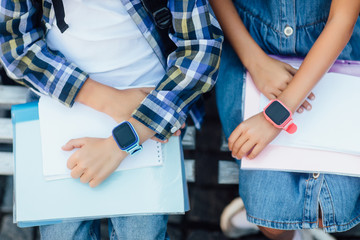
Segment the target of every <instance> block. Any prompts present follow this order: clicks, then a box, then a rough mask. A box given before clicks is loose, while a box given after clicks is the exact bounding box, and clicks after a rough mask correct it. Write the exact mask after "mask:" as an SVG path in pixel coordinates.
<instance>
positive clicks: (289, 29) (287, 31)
mask: <svg viewBox="0 0 360 240" xmlns="http://www.w3.org/2000/svg"><path fill="white" fill-rule="evenodd" d="M293 33H294V29H292V27H290V26H286V27H285V28H284V34H285V36H287V37H290V36H291V35H292V34H293Z"/></svg>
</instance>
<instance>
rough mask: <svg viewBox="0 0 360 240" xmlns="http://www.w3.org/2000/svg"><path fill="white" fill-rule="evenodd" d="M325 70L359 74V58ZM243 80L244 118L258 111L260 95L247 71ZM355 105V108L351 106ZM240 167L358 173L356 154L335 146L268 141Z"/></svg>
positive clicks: (295, 62)
mask: <svg viewBox="0 0 360 240" xmlns="http://www.w3.org/2000/svg"><path fill="white" fill-rule="evenodd" d="M275 58H277V59H279V60H282V61H285V62H287V63H289V64H291V65H293V66H299V65H300V64H301V61H302V60H301V59H298V58H279V57H275ZM329 72H336V73H343V74H347V75H352V76H358V77H360V62H356V61H337V62H336V63H335V64H334V65H333V67H332V68H331V69H330V70H329ZM359 81H360V78H359ZM245 84H246V87H245V109H244V119H247V118H249V117H251V116H253V115H255V114H257V113H258V112H259V111H260V99H261V95H260V92H259V91H258V90H257V89H256V87H255V85H254V83H253V81H252V79H251V77H250V75H249V74H247V75H246V83H245ZM315 101H316V100H315ZM355 109H358V108H357V107H355ZM359 139H360V136H359ZM330 149H331V148H330ZM359 149H360V140H359ZM241 168H242V169H261V170H277V171H290V172H326V173H334V174H342V175H350V176H358V177H360V155H357V154H346V153H342V152H341V151H335V150H334V151H332V150H316V149H311V148H307V147H304V146H301V147H289V146H279V145H274V144H270V145H268V146H267V147H266V148H265V149H264V150H263V151H262V152H261V153H260V154H259V155H258V156H257V157H256V158H255V159H253V160H250V159H248V158H246V157H245V158H243V159H242V162H241Z"/></svg>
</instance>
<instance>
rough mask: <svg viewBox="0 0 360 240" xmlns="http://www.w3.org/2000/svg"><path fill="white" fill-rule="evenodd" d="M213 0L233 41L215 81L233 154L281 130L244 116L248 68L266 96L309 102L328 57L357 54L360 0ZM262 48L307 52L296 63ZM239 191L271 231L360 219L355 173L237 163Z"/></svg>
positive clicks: (338, 226)
mask: <svg viewBox="0 0 360 240" xmlns="http://www.w3.org/2000/svg"><path fill="white" fill-rule="evenodd" d="M210 2H211V4H212V6H213V9H214V12H215V14H216V15H217V17H218V19H219V22H220V23H221V25H222V28H223V30H224V33H225V36H226V37H227V40H228V41H229V42H230V44H231V45H232V47H233V48H231V46H230V44H229V42H227V43H225V45H224V50H223V54H222V62H221V66H220V76H219V79H218V83H217V86H216V90H217V104H218V108H219V114H220V118H221V122H222V125H223V128H224V131H225V135H226V137H227V138H228V140H229V149H230V150H231V151H232V155H233V157H236V158H237V159H241V158H242V157H243V156H244V155H246V154H248V157H249V158H254V157H255V156H256V155H257V154H259V153H260V152H261V151H262V150H263V149H264V147H266V146H267V144H268V143H270V142H271V141H272V140H273V139H274V138H275V137H276V136H277V135H278V134H279V132H280V130H278V129H277V128H275V127H274V126H272V125H271V124H270V123H269V122H268V121H267V120H266V119H265V118H264V116H263V115H262V113H260V114H258V115H255V116H254V117H252V118H250V119H248V120H246V121H244V122H243V123H241V121H242V119H241V116H242V89H243V79H244V72H245V68H246V69H247V70H248V71H249V72H250V74H251V76H252V78H253V80H254V83H255V85H256V86H257V88H258V89H259V90H260V91H261V92H262V93H263V94H264V95H265V96H267V97H268V98H270V99H275V98H277V99H279V100H281V101H282V102H284V103H285V105H287V107H288V108H290V110H291V111H292V112H294V111H295V110H297V111H298V112H303V111H304V109H307V110H310V109H311V105H310V103H309V102H308V101H304V99H306V97H308V98H309V99H313V98H314V95H312V94H310V91H311V89H312V88H313V87H314V86H315V84H316V83H317V81H319V79H320V78H321V77H322V75H323V74H325V73H326V71H327V70H328V69H329V68H330V66H331V65H332V64H333V62H334V61H335V60H336V59H337V58H339V59H348V60H360V49H359V48H360V20H359V17H358V16H359V10H360V1H357V0H352V1H341V0H333V1H330V0H308V1H277V0H256V1H254V0H241V1H240V0H235V1H233V2H234V3H232V2H231V1H230V0H223V1H217V0H212V1H210ZM239 16H240V17H239ZM325 25H326V27H325ZM354 26H355V28H354ZM267 54H275V55H287V56H299V57H305V56H306V58H305V60H304V62H303V64H302V66H301V67H300V69H299V70H298V71H297V70H296V69H294V68H292V67H291V66H290V65H288V64H285V63H281V62H279V61H277V60H274V59H272V58H270V57H268V56H267ZM239 59H240V60H241V62H240V60H239ZM309 94H310V95H309ZM240 123H241V124H240ZM239 124H240V125H239ZM249 130H251V131H249ZM239 192H240V196H241V197H242V199H243V201H244V204H245V208H246V211H247V218H248V220H249V221H250V222H252V223H255V224H256V225H258V226H260V230H262V232H263V233H264V234H265V235H266V236H268V237H270V238H272V239H292V238H294V239H295V238H298V237H299V235H300V234H299V232H297V233H295V235H294V231H289V230H296V229H304V228H319V227H323V229H324V230H325V231H326V232H336V231H346V230H348V229H350V228H352V227H354V226H355V225H357V224H358V223H359V222H360V201H359V200H360V178H355V177H347V176H339V175H331V174H320V175H318V174H314V175H312V174H307V173H288V172H276V171H241V170H240V179H239ZM274 229H279V230H274Z"/></svg>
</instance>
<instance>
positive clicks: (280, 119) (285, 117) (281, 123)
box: [263, 99, 297, 134]
mask: <svg viewBox="0 0 360 240" xmlns="http://www.w3.org/2000/svg"><path fill="white" fill-rule="evenodd" d="M263 113H264V116H265V118H266V120H268V121H269V122H270V123H272V124H273V125H274V126H275V127H277V128H282V129H284V130H285V131H287V132H288V133H290V134H293V133H294V132H296V129H297V126H296V125H295V123H294V122H293V119H292V113H291V111H290V110H289V109H288V108H287V107H286V106H285V105H284V104H283V103H282V102H280V101H279V100H277V99H274V100H271V101H270V103H269V104H268V105H267V106H266V107H265V108H264V111H263Z"/></svg>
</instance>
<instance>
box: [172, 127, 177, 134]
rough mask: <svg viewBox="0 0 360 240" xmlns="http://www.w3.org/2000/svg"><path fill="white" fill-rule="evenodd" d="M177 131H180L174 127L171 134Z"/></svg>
mask: <svg viewBox="0 0 360 240" xmlns="http://www.w3.org/2000/svg"><path fill="white" fill-rule="evenodd" d="M177 130H178V129H177V127H172V128H171V130H170V131H171V133H175V132H176V131H177Z"/></svg>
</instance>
